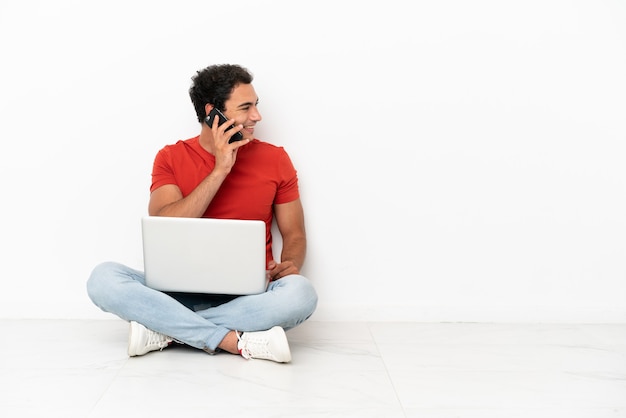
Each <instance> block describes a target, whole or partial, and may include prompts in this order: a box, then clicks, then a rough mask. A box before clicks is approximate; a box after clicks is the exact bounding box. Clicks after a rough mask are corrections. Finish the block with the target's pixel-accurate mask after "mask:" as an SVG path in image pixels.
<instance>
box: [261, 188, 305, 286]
mask: <svg viewBox="0 0 626 418" xmlns="http://www.w3.org/2000/svg"><path fill="white" fill-rule="evenodd" d="M274 215H275V216H276V224H277V225H278V230H279V231H280V235H281V236H282V239H283V249H282V253H281V260H280V264H275V263H273V264H270V266H269V268H270V277H271V278H272V280H276V279H280V278H281V277H284V276H286V275H288V274H299V273H300V269H301V268H302V265H303V264H304V258H305V255H306V232H305V229H304V211H303V209H302V202H301V201H300V199H297V200H294V201H293V202H289V203H284V204H280V205H275V206H274Z"/></svg>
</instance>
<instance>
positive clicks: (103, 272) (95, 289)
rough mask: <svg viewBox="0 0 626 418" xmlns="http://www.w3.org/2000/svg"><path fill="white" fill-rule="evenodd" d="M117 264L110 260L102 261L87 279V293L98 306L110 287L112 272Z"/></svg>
mask: <svg viewBox="0 0 626 418" xmlns="http://www.w3.org/2000/svg"><path fill="white" fill-rule="evenodd" d="M117 265H118V264H117V263H114V262H110V261H106V262H104V263H100V264H98V265H97V266H96V267H94V269H93V270H92V271H91V274H90V275H89V278H88V279H87V295H88V296H89V298H90V299H91V300H92V301H93V302H94V303H95V304H96V305H98V306H100V303H99V302H100V299H102V296H103V295H104V294H105V293H106V290H107V288H108V287H109V286H108V284H110V277H111V274H112V273H113V271H114V270H115V268H116V266H117Z"/></svg>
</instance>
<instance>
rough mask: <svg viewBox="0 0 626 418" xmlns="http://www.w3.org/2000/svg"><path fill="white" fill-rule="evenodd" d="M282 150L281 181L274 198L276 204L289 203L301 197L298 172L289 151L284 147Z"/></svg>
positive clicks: (280, 163)
mask: <svg viewBox="0 0 626 418" xmlns="http://www.w3.org/2000/svg"><path fill="white" fill-rule="evenodd" d="M281 151H282V152H281V155H280V160H279V161H280V162H279V169H280V182H279V184H278V190H277V191H276V197H275V199H274V203H275V204H281V203H289V202H292V201H294V200H296V199H297V198H299V197H300V190H299V188H298V173H297V171H296V169H295V167H294V166H293V163H292V162H291V159H290V158H289V155H288V154H287V152H285V151H284V149H282V148H281Z"/></svg>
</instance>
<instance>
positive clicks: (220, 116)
mask: <svg viewBox="0 0 626 418" xmlns="http://www.w3.org/2000/svg"><path fill="white" fill-rule="evenodd" d="M215 118H218V126H220V125H222V124H223V123H226V122H228V119H227V118H226V116H224V114H223V113H222V112H220V111H219V110H218V109H217V108H216V107H214V108H213V109H211V111H210V112H209V114H208V115H207V117H206V119H204V122H205V123H206V124H207V125H209V128H212V127H213V120H214V119H215ZM234 127H235V125H230V126H229V127H228V128H226V131H228V130H229V129H232V128H234ZM242 139H243V134H242V133H241V132H235V133H234V134H233V136H231V137H230V139H229V140H228V143H229V144H232V143H233V142H236V141H241V140H242Z"/></svg>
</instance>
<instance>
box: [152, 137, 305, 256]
mask: <svg viewBox="0 0 626 418" xmlns="http://www.w3.org/2000/svg"><path fill="white" fill-rule="evenodd" d="M214 167H215V157H214V156H213V154H211V153H209V152H208V151H206V150H205V149H204V148H202V146H201V145H200V143H199V137H195V138H191V139H187V140H184V141H178V142H176V143H175V144H172V145H166V146H165V147H163V148H162V149H161V150H160V151H159V152H158V153H157V156H156V158H155V159H154V166H153V168H152V185H151V186H150V191H151V192H152V191H154V190H155V189H158V188H159V187H161V186H164V185H166V184H175V185H176V186H178V188H179V189H180V191H181V192H182V194H183V197H186V196H187V195H189V193H191V192H192V191H193V190H194V189H195V188H196V187H197V186H198V184H200V182H201V181H202V180H204V179H205V178H206V176H208V175H209V173H211V171H213V168H214ZM298 197H300V194H299V190H298V177H297V173H296V169H295V168H294V166H293V164H292V162H291V159H290V158H289V155H288V154H287V152H286V151H285V150H284V149H283V148H282V147H277V146H275V145H272V144H269V143H267V142H261V141H259V140H258V139H255V140H253V141H252V142H250V143H249V144H247V145H245V146H243V147H241V148H239V150H238V151H237V160H236V161H235V165H234V166H233V168H232V170H231V171H230V173H229V174H228V176H227V177H226V179H225V180H224V182H223V183H222V186H221V187H220V189H219V190H218V192H217V194H216V195H215V197H214V198H213V200H212V201H211V204H209V207H208V208H207V210H206V212H204V215H202V216H203V217H205V218H221V219H255V220H262V221H264V222H265V231H266V237H267V238H266V240H267V243H266V257H267V260H268V261H269V260H272V258H273V257H272V234H271V226H272V219H273V213H274V212H273V205H274V204H281V203H287V202H291V201H294V200H296V199H297V198H298Z"/></svg>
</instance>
